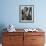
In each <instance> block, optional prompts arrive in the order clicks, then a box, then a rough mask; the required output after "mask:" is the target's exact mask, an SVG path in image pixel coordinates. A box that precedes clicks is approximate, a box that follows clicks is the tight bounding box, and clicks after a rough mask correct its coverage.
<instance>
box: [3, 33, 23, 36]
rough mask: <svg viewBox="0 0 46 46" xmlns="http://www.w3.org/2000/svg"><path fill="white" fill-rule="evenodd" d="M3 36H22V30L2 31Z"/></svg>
mask: <svg viewBox="0 0 46 46" xmlns="http://www.w3.org/2000/svg"><path fill="white" fill-rule="evenodd" d="M3 35H4V36H23V32H4V33H3Z"/></svg>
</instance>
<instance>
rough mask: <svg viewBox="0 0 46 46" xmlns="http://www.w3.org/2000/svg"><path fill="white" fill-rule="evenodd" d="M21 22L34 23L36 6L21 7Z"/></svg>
mask: <svg viewBox="0 0 46 46" xmlns="http://www.w3.org/2000/svg"><path fill="white" fill-rule="evenodd" d="M19 21H20V22H24V23H29V22H34V5H20V6H19Z"/></svg>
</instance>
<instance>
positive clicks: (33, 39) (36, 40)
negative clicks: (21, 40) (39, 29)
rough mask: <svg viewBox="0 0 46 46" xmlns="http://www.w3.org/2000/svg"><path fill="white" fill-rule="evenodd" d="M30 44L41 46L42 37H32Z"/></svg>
mask: <svg viewBox="0 0 46 46" xmlns="http://www.w3.org/2000/svg"><path fill="white" fill-rule="evenodd" d="M32 43H33V44H43V43H44V36H32Z"/></svg>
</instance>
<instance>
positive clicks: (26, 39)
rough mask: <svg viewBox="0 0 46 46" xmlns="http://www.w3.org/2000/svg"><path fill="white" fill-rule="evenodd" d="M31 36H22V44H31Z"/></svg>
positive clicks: (26, 45) (25, 45)
mask: <svg viewBox="0 0 46 46" xmlns="http://www.w3.org/2000/svg"><path fill="white" fill-rule="evenodd" d="M31 39H32V37H30V36H26V37H24V46H31V44H32V40H31Z"/></svg>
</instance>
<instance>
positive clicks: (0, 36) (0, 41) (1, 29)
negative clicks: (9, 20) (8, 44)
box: [0, 24, 6, 43]
mask: <svg viewBox="0 0 46 46" xmlns="http://www.w3.org/2000/svg"><path fill="white" fill-rule="evenodd" d="M4 28H6V26H5V25H4V24H0V43H2V36H3V32H5V31H6V30H4Z"/></svg>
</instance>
